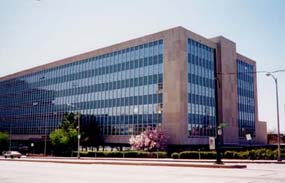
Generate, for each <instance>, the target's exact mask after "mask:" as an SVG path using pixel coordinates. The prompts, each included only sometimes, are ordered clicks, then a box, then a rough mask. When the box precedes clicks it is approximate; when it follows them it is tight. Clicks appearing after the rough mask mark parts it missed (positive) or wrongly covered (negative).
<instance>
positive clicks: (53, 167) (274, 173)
mask: <svg viewBox="0 0 285 183" xmlns="http://www.w3.org/2000/svg"><path fill="white" fill-rule="evenodd" d="M247 166H248V168H246V169H216V168H189V167H188V168H187V167H153V166H120V165H94V164H93V165H82V164H58V163H38V162H21V161H0V183H50V182H52V183H57V182H61V183H65V182H67V183H86V182H88V183H89V182H90V183H91V182H92V183H94V182H96V183H101V182H102V183H120V182H124V183H126V182H134V183H152V182H155V183H160V182H171V183H182V182H183V183H184V182H185V183H186V182H187V183H189V182H191V183H196V182H202V183H207V182H209V183H216V182H217V183H227V182H228V183H243V182H250V183H254V182H258V183H262V182H266V183H271V182H280V183H284V182H285V164H248V165H247Z"/></svg>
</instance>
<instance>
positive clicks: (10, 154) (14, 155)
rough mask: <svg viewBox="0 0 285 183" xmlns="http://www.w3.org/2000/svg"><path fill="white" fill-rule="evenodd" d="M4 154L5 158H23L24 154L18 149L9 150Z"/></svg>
mask: <svg viewBox="0 0 285 183" xmlns="http://www.w3.org/2000/svg"><path fill="white" fill-rule="evenodd" d="M3 155H4V157H5V158H21V156H22V154H21V153H19V152H18V151H7V152H5V153H4V154H3Z"/></svg>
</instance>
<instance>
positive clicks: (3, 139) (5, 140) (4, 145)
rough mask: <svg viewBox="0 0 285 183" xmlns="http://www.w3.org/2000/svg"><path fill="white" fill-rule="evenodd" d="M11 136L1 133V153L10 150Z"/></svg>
mask: <svg viewBox="0 0 285 183" xmlns="http://www.w3.org/2000/svg"><path fill="white" fill-rule="evenodd" d="M8 141H9V135H8V133H6V132H0V152H2V151H4V150H6V149H7V148H8Z"/></svg>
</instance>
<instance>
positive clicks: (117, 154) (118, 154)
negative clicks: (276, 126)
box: [73, 151, 167, 158]
mask: <svg viewBox="0 0 285 183" xmlns="http://www.w3.org/2000/svg"><path fill="white" fill-rule="evenodd" d="M76 155H77V151H74V152H73V156H76ZM80 156H81V157H113V158H123V157H125V158H167V153H166V152H144V151H95V152H94V151H88V152H80Z"/></svg>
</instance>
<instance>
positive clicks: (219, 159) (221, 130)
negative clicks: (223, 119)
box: [215, 126, 223, 164]
mask: <svg viewBox="0 0 285 183" xmlns="http://www.w3.org/2000/svg"><path fill="white" fill-rule="evenodd" d="M222 134H223V129H222V128H221V127H220V126H218V128H217V137H216V138H217V140H216V141H217V145H216V153H217V155H216V162H215V163H216V164H223V162H222V156H221V150H220V141H221V139H220V138H221V136H222Z"/></svg>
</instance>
